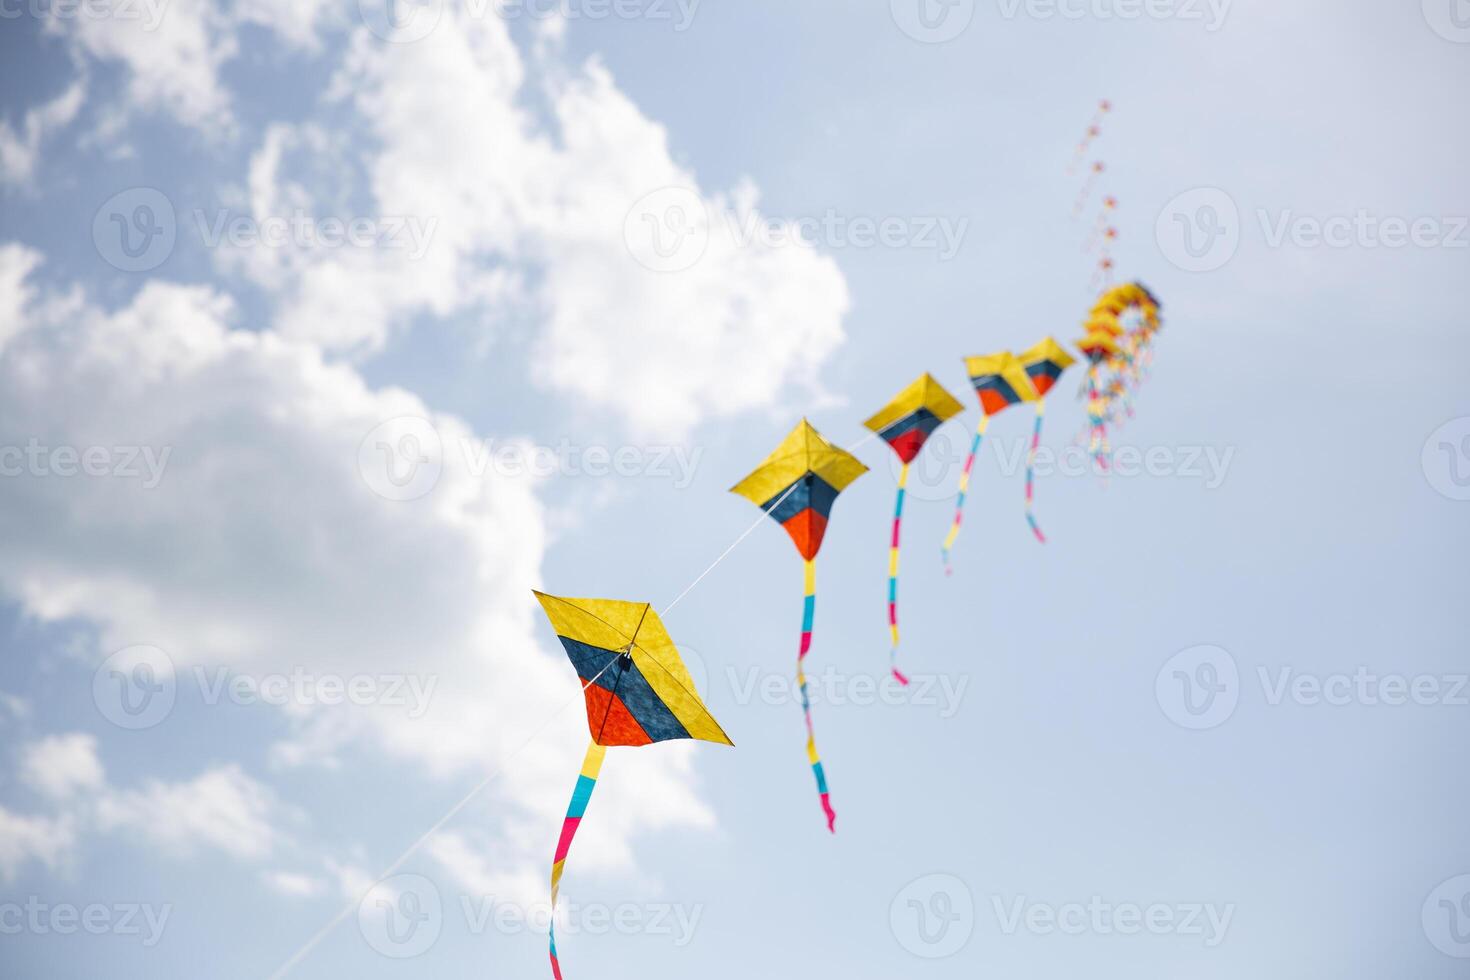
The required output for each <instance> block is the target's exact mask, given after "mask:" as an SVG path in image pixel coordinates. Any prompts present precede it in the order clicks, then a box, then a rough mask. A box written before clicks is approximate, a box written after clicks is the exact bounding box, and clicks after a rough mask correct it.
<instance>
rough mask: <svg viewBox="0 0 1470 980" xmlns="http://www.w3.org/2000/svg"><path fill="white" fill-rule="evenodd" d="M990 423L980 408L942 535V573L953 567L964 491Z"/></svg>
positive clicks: (962, 509) (952, 570)
mask: <svg viewBox="0 0 1470 980" xmlns="http://www.w3.org/2000/svg"><path fill="white" fill-rule="evenodd" d="M989 425H990V416H989V415H986V414H985V410H984V409H981V410H980V424H979V425H977V426H975V441H974V442H972V443H970V455H968V456H966V457H965V468H964V469H963V470H961V471H960V492H959V496H958V497H956V498H955V502H954V523H953V524H951V525H950V526H949V533H948V534H946V535H945V536H944V549H943V551H944V574H946V575H951V574H953V573H954V569H953V568H952V567H951V566H950V563H949V553H950V552H951V551H953V550H954V539H955V538H957V537H959V536H960V521H961V520H962V519H963V518H964V516H965V491H967V490H969V488H970V470H971V469H972V468H973V467H974V465H975V454H976V453H978V452H980V440H981V439H984V438H985V429H986V427H987V426H989Z"/></svg>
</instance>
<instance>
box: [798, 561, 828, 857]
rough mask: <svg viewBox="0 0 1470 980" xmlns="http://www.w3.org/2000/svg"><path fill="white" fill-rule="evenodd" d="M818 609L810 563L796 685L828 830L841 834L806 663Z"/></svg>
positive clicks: (813, 566)
mask: <svg viewBox="0 0 1470 980" xmlns="http://www.w3.org/2000/svg"><path fill="white" fill-rule="evenodd" d="M816 610H817V563H816V562H815V561H814V560H813V559H810V558H808V559H807V560H806V601H805V603H803V605H802V611H801V648H800V650H798V652H797V654H796V685H797V687H799V688H800V689H801V710H802V713H803V714H805V715H806V757H807V760H808V761H809V762H811V764H812V775H814V776H816V777H817V795H818V796H820V797H821V798H822V812H823V813H825V814H826V815H827V829H828V830H830V831H832V833H834V834H835V833H836V832H837V828H836V827H835V826H834V825H835V824H836V822H837V813H836V811H834V810H833V809H832V797H831V794H830V793H829V792H828V791H827V773H826V771H825V770H824V769H823V768H822V758H821V756H819V755H817V736H816V732H815V731H814V730H813V729H812V702H811V698H809V697H808V696H807V691H806V668H805V661H806V655H807V653H808V651H810V650H811V648H812V618H813V617H814V616H815V615H816Z"/></svg>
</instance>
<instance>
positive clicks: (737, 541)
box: [659, 432, 877, 616]
mask: <svg viewBox="0 0 1470 980" xmlns="http://www.w3.org/2000/svg"><path fill="white" fill-rule="evenodd" d="M876 436H877V433H871V432H870V433H868V435H866V436H864V437H863V438H861V439H859V440H858V441H857V442H855V443H853V444H852V445H850V446H848V447H847V449H846V452H852V451H853V450H854V449H859V448H861V447H862V446H864V445H865V444H867V443H868V442H870V441H872V440H873V439H874V438H876ZM800 485H801V481H799V480H798V481H797V482H796V483H793V484H792V485H791V486H789V487H787V488H786V491H785V492H784V493H782V494H781V496H779V497H777V498H776V499H775V500H773V501H771V502H770V503H769V504H767V505H766V506H764V507H762V508H761V516H760V517H757V518H756V519H755V523H753V524H751V525H750V527H748V528H746V529H745V530H744V531H742V532H741V534H740V536H739V537H738V538H736V539H735V540H734V541H732V542H730V547H728V548H726V549H725V550H724V551H722V552H720V557H718V558H716V559H715V560H714V561H712V562H710V564H709V567H708V568H706V569H705V570H704V571H702V572H700V573H699V575H698V576H697V577H696V578H695V579H694V581H693V582H690V583H689V584H688V585H686V586H684V591H682V592H680V593H679V594H678V595H676V596H674V601H673V602H670V603H669V604H668V605H667V606H664V608H663V609H662V610H661V611H660V612H659V615H660V616H667V615H668V614H669V610H670V609H673V608H674V607H675V606H677V605H678V604H679V603H680V601H681V600H683V598H684V597H685V596H686V595H688V594H689V593H691V592H693V591H694V587H695V586H696V585H698V584H699V583H700V582H703V581H704V577H705V576H706V575H708V574H709V573H710V572H712V571H714V570H715V568H716V566H718V565H719V564H720V562H722V561H724V560H725V559H726V558H729V557H730V553H731V552H732V551H734V550H735V549H736V548H738V547H739V546H740V543H741V542H742V541H744V540H745V539H746V538H748V537H750V536H751V535H752V534H754V533H755V529H756V528H758V527H760V526H761V525H762V524H764V523H765V519H766V517H768V516H769V515H770V513H771V511H773V510H775V509H776V508H777V507H779V506H781V501H783V500H785V499H786V498H787V497H789V496H791V494H793V493H794V492H795V491H796V488H797V487H799V486H800Z"/></svg>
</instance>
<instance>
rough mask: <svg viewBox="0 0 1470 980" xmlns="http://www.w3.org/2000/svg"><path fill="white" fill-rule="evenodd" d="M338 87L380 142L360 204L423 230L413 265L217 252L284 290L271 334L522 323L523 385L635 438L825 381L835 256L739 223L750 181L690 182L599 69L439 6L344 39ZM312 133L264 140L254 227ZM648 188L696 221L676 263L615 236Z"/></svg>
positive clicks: (338, 172) (840, 285)
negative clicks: (399, 31) (454, 318)
mask: <svg viewBox="0 0 1470 980" xmlns="http://www.w3.org/2000/svg"><path fill="white" fill-rule="evenodd" d="M539 57H540V58H543V59H553V58H555V57H556V55H554V54H552V53H543V54H542V55H540V56H539ZM532 69H534V72H533V70H532ZM333 89H334V92H335V94H336V97H337V98H338V99H340V100H346V101H348V102H349V103H350V105H351V106H352V107H353V108H355V109H356V111H357V116H358V121H359V125H360V126H361V127H363V128H364V129H365V135H366V139H367V142H368V144H369V145H370V146H372V147H375V149H372V150H370V151H368V152H367V153H366V154H360V155H359V156H360V157H365V165H364V169H365V171H366V182H367V187H368V190H369V191H370V197H371V200H372V201H373V203H374V206H375V210H376V215H377V216H381V217H386V218H389V219H391V220H394V221H404V220H417V221H419V222H420V223H421V224H423V225H425V226H430V227H432V237H431V238H430V239H429V241H428V243H427V244H428V247H427V249H426V250H424V252H423V254H422V255H415V253H414V252H413V251H412V250H411V249H408V248H404V247H399V248H391V249H375V250H362V249H357V250H353V249H335V250H330V251H327V250H321V249H315V250H308V249H298V250H295V251H291V250H278V251H276V252H273V253H272V254H271V255H270V256H269V257H259V256H257V257H252V258H249V259H247V260H245V261H244V262H243V264H241V263H240V260H239V259H238V257H233V256H227V258H226V261H232V262H236V263H237V267H238V268H241V269H243V270H244V271H246V272H247V273H248V274H251V275H252V276H253V277H254V278H255V279H256V280H257V281H258V282H260V283H262V284H264V285H266V286H268V287H269V288H272V289H274V290H276V291H277V292H278V295H279V297H280V311H279V316H278V318H277V328H278V329H279V330H280V332H281V333H282V334H283V335H285V336H288V337H292V338H297V339H302V340H308V341H311V342H313V343H316V344H320V345H322V346H323V347H324V348H326V349H328V350H332V351H342V352H349V353H362V352H368V351H372V350H376V349H378V348H380V347H381V346H382V345H383V344H384V343H385V341H386V340H387V338H388V337H389V335H390V333H391V332H392V331H393V330H394V329H395V328H399V327H401V326H403V325H405V324H408V323H411V322H412V321H413V320H414V318H415V317H420V316H428V317H446V316H450V315H453V314H456V313H461V312H464V311H467V310H478V311H481V312H482V313H484V314H485V315H484V316H483V317H482V318H481V319H480V321H479V322H481V323H483V324H486V325H487V328H488V329H490V330H497V329H503V328H504V325H505V323H507V322H513V321H518V320H529V321H530V322H533V323H535V324H536V325H537V327H538V329H537V331H536V333H537V338H538V339H537V342H536V344H535V347H534V352H533V356H534V364H533V372H534V376H535V378H536V379H537V380H539V381H540V382H541V383H542V384H544V385H546V386H548V387H550V388H551V389H553V390H556V391H559V392H566V393H569V394H574V395H576V396H578V398H579V401H580V402H581V403H583V404H586V405H587V406H589V408H590V409H592V410H594V411H595V410H600V409H611V410H613V411H614V412H616V413H618V414H619V415H620V416H621V417H622V418H623V419H624V420H625V421H626V422H627V423H628V424H629V425H630V426H631V427H632V429H633V431H634V432H635V433H636V434H638V435H649V436H661V437H675V438H677V437H680V436H683V435H685V434H687V432H688V431H689V430H690V429H691V428H692V427H693V426H694V425H696V424H698V422H699V421H700V420H702V419H704V418H707V417H720V416H728V415H732V414H736V413H739V412H745V411H750V410H752V409H762V408H769V407H771V406H772V405H774V404H776V403H778V402H779V400H780V398H781V397H782V395H783V393H784V392H786V391H787V390H788V389H789V388H791V387H792V386H793V385H794V386H796V387H797V388H807V389H810V390H812V391H818V390H819V389H818V386H817V385H816V382H815V380H814V379H815V376H816V372H817V368H818V366H819V365H820V364H821V363H822V362H823V361H824V360H825V359H826V358H827V357H829V356H830V355H831V353H832V352H833V351H834V350H835V349H836V348H837V346H839V345H840V344H841V342H842V340H843V330H842V318H843V316H844V315H845V313H846V312H847V309H848V303H849V300H848V294H847V287H846V283H845V281H844V279H843V277H842V275H841V273H840V272H839V271H838V269H837V266H836V264H835V263H834V262H833V261H832V260H831V259H830V258H827V257H824V256H821V255H820V254H819V253H818V252H817V251H816V250H815V249H813V248H811V247H810V246H808V245H807V244H805V243H804V242H802V241H801V240H800V236H797V235H795V234H792V235H787V236H780V235H777V236H761V237H757V236H748V235H747V236H742V235H741V234H739V232H738V230H737V229H738V228H740V227H751V226H753V223H754V222H757V221H758V222H768V221H769V220H770V219H769V218H766V217H764V216H761V215H760V214H759V212H758V208H757V205H758V195H757V192H756V190H755V187H754V185H753V184H751V183H750V182H743V183H742V184H740V185H739V186H737V187H735V188H733V189H731V190H729V191H726V192H709V191H704V190H701V189H700V187H699V182H698V180H697V178H696V176H695V175H694V173H693V172H692V171H690V170H689V169H688V168H687V167H686V166H683V165H681V164H679V163H677V162H676V161H675V159H674V154H673V152H672V150H671V148H670V146H669V137H668V133H667V132H666V131H665V129H664V127H663V126H661V125H660V124H658V123H657V122H655V121H653V120H651V119H649V118H648V117H647V116H645V115H644V114H643V113H642V112H641V111H640V110H639V109H638V107H637V106H636V105H635V104H634V103H633V102H632V101H631V100H630V99H628V97H627V96H626V95H624V94H623V93H622V92H621V91H620V90H619V89H618V87H617V85H616V84H615V82H614V80H613V78H612V76H611V75H610V74H609V73H608V72H607V71H606V70H605V69H604V68H602V67H601V66H599V65H598V64H596V63H595V62H593V63H589V64H588V65H586V66H584V67H583V68H580V69H575V70H573V69H569V68H567V67H566V66H563V65H560V64H558V63H555V62H554V61H553V62H551V63H549V64H548V63H545V62H543V61H536V62H534V63H533V64H532V65H530V66H528V64H527V62H526V61H525V60H524V58H523V57H522V53H521V52H520V50H519V49H518V48H517V47H516V45H515V44H514V42H513V41H512V40H511V37H510V35H509V33H508V31H507V29H506V27H505V25H504V24H503V23H502V22H501V21H500V20H499V19H497V18H493V17H491V18H475V17H471V16H468V15H466V14H462V13H458V12H456V11H455V10H454V9H452V8H451V9H446V10H445V11H444V13H443V15H442V19H441V23H440V25H439V27H438V29H436V30H435V31H434V32H432V33H431V34H430V35H428V36H427V37H425V38H423V39H422V40H419V41H417V42H415V43H413V44H387V43H384V42H382V41H381V40H379V39H378V38H376V37H375V36H373V35H372V34H371V33H369V32H368V31H366V30H359V31H358V32H357V33H356V34H355V35H354V36H353V38H352V43H351V46H350V50H349V52H348V54H347V56H346V58H345V61H344V63H343V65H342V67H341V69H340V71H339V72H338V74H337V77H336V79H335V82H334V85H333ZM444 92H454V93H455V97H454V98H453V99H446V98H444V97H443V93H444ZM529 104H538V105H545V106H546V107H547V108H548V110H549V114H550V119H549V121H547V120H545V119H543V118H542V117H541V116H538V115H537V114H535V113H533V112H532V111H530V110H529V109H528V108H526V106H527V105H529ZM323 142H324V141H323V137H322V134H321V131H320V128H319V127H316V126H314V125H312V124H309V123H308V124H302V125H301V126H299V127H295V128H292V127H284V126H275V127H272V128H271V129H270V130H268V131H267V133H266V134H265V137H264V140H263V142H262V143H261V145H260V147H259V149H258V150H257V151H256V153H255V155H254V157H253V158H252V161H251V164H250V168H249V183H250V188H251V200H252V207H253V208H255V209H256V210H257V214H256V216H257V217H265V216H266V215H269V214H280V213H281V212H282V211H284V210H286V209H287V208H288V207H290V208H299V207H302V206H303V201H304V197H305V198H311V197H312V196H313V195H312V194H311V193H310V191H309V190H308V185H307V184H304V183H302V182H299V181H297V180H296V179H295V178H294V177H293V176H292V175H293V174H295V173H298V172H299V169H300V168H307V167H309V164H308V163H307V162H306V161H307V160H308V159H314V160H320V159H321V158H322V155H323V154H322V151H323V145H322V144H323ZM293 149H295V150H298V151H299V152H297V153H296V154H294V155H293V154H292V153H291V151H292V150H293ZM307 151H310V152H309V153H308V152H307ZM343 163H344V165H343V166H338V167H336V168H333V170H332V174H331V176H330V177H329V178H326V179H317V180H315V181H313V182H312V183H311V184H310V186H311V187H315V188H319V195H318V199H317V200H316V202H315V204H316V207H317V208H318V209H319V210H320V209H329V208H330V207H331V206H332V205H331V203H330V200H328V199H326V196H327V195H328V194H329V193H330V192H331V191H332V190H333V189H335V188H336V187H338V186H339V185H340V182H341V180H342V179H343V177H342V175H343V174H349V173H351V172H352V171H353V169H354V168H353V167H352V166H350V165H346V164H347V161H343ZM669 189H673V191H672V192H670V191H669ZM660 193H673V194H674V195H675V196H676V199H678V200H683V199H684V198H687V199H688V200H689V201H691V202H692V204H691V210H693V211H695V212H698V213H699V214H701V215H703V217H702V218H701V219H700V221H701V224H700V227H699V230H698V234H699V235H700V236H701V239H702V241H701V244H700V246H699V249H698V254H697V255H695V256H693V257H692V259H691V261H689V262H687V263H684V262H681V263H679V264H678V265H677V267H674V268H668V267H664V266H662V265H659V264H654V265H652V266H650V264H649V263H648V262H647V261H640V258H644V259H646V256H643V255H641V253H639V249H638V247H636V243H635V244H634V245H633V246H630V240H629V235H630V229H631V233H632V234H634V235H635V236H636V235H637V234H641V233H642V230H643V229H642V222H643V221H645V220H648V219H652V220H655V221H658V220H662V219H663V218H664V217H665V215H664V213H663V210H662V208H663V204H662V200H663V199H662V198H661V197H660V196H659V195H660ZM650 195H652V197H650ZM679 195H683V197H679ZM649 202H651V203H649ZM306 206H308V207H310V206H311V205H310V203H307V204H306ZM646 207H653V208H655V209H656V210H655V212H654V213H653V214H649V215H645V214H644V213H642V211H641V210H640V209H642V208H646ZM261 209H267V210H266V211H265V213H264V214H263V213H261Z"/></svg>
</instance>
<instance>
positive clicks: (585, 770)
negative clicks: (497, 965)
mask: <svg viewBox="0 0 1470 980" xmlns="http://www.w3.org/2000/svg"><path fill="white" fill-rule="evenodd" d="M606 754H607V747H606V746H602V745H598V744H597V743H596V742H593V743H592V744H591V745H589V746H587V756H586V758H584V759H583V760H582V774H581V775H580V776H578V777H577V788H576V789H575V790H573V791H572V802H571V805H569V806H568V807H567V817H566V819H565V820H564V821H562V825H561V839H560V840H558V841H557V842H556V857H555V858H554V859H553V860H552V863H551V923H550V929H551V975H552V976H553V977H555V978H556V980H561V964H560V963H559V962H557V959H556V894H557V891H558V889H559V888H560V886H561V874H562V871H563V870H564V869H565V868H566V863H567V852H568V851H570V850H571V849H572V838H573V837H576V836H577V827H578V826H580V825H581V823H582V814H584V813H586V812H587V801H588V800H590V799H592V790H593V789H595V788H596V787H597V774H598V773H599V772H601V771H602V757H603V756H604V755H606Z"/></svg>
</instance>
